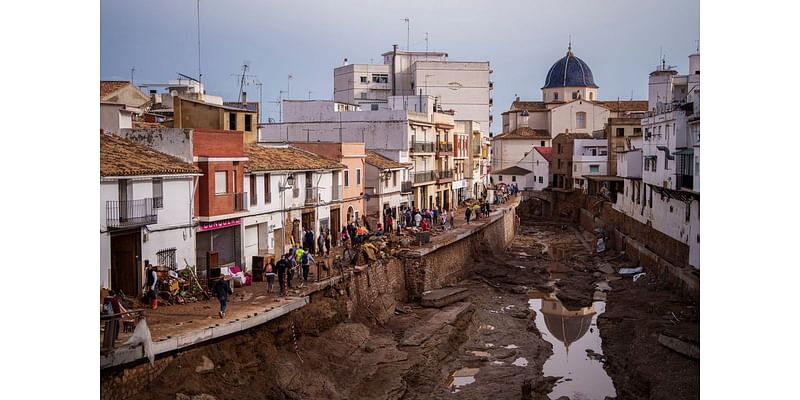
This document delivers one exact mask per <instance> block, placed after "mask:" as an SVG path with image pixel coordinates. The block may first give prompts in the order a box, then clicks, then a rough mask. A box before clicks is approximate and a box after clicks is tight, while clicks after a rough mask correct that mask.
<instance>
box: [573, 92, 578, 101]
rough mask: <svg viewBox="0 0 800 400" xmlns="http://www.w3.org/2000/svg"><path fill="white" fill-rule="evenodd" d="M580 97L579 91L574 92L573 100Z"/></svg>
mask: <svg viewBox="0 0 800 400" xmlns="http://www.w3.org/2000/svg"><path fill="white" fill-rule="evenodd" d="M577 99H578V92H572V100H577Z"/></svg>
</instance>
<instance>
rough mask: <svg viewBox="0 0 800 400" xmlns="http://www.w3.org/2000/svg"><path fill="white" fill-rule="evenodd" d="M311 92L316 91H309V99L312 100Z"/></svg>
mask: <svg viewBox="0 0 800 400" xmlns="http://www.w3.org/2000/svg"><path fill="white" fill-rule="evenodd" d="M311 93H314V92H312V91H310V90H309V91H308V99H309V100H311Z"/></svg>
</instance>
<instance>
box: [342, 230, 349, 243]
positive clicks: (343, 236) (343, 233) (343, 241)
mask: <svg viewBox="0 0 800 400" xmlns="http://www.w3.org/2000/svg"><path fill="white" fill-rule="evenodd" d="M349 237H350V234H349V233H347V227H345V226H343V227H342V244H344V243H345V242H347V239H348V238H349Z"/></svg>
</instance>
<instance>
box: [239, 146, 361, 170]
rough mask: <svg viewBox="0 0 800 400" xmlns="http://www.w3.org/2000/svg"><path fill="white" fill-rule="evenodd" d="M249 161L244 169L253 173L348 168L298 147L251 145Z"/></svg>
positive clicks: (247, 148)
mask: <svg viewBox="0 0 800 400" xmlns="http://www.w3.org/2000/svg"><path fill="white" fill-rule="evenodd" d="M245 153H247V157H248V158H249V160H248V161H247V162H245V163H244V169H245V171H247V172H251V171H303V170H310V169H342V168H347V167H346V166H345V165H343V164H340V163H338V162H336V161H333V160H331V159H328V158H325V157H323V156H321V155H319V154H317V153H312V152H310V151H306V150H302V149H298V148H297V147H291V146H289V147H266V146H262V145H259V144H251V145H248V146H247V147H246V148H245Z"/></svg>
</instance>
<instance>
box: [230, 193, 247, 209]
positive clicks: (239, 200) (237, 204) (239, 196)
mask: <svg viewBox="0 0 800 400" xmlns="http://www.w3.org/2000/svg"><path fill="white" fill-rule="evenodd" d="M233 211H236V212H238V211H247V192H240V193H234V194H233Z"/></svg>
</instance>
